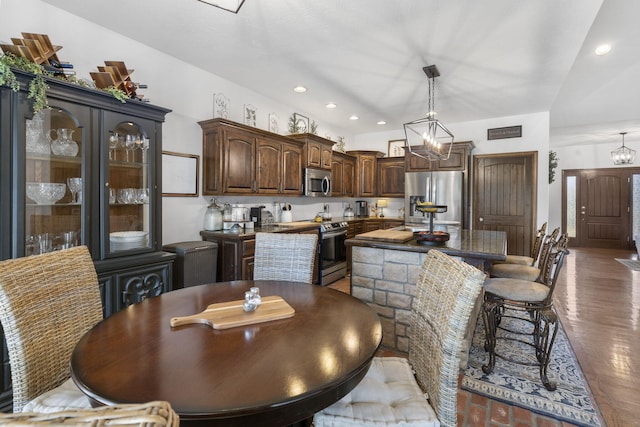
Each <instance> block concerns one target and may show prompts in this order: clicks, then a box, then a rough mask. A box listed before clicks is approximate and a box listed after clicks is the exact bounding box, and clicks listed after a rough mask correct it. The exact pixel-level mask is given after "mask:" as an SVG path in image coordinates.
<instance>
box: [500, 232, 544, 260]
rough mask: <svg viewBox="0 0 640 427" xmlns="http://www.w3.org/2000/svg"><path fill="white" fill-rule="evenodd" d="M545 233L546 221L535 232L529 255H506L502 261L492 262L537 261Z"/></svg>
mask: <svg viewBox="0 0 640 427" xmlns="http://www.w3.org/2000/svg"><path fill="white" fill-rule="evenodd" d="M546 234H547V223H546V222H545V223H544V224H542V226H541V227H540V229H539V230H538V231H537V232H536V238H535V240H534V241H533V246H532V247H531V256H524V255H507V259H505V260H504V261H495V262H494V264H518V265H535V264H536V262H538V256H539V255H540V249H541V248H542V244H543V242H544V240H545V235H546Z"/></svg>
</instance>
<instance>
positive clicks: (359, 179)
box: [347, 151, 384, 197]
mask: <svg viewBox="0 0 640 427" xmlns="http://www.w3.org/2000/svg"><path fill="white" fill-rule="evenodd" d="M347 154H350V155H352V156H354V157H355V159H356V161H355V166H356V168H355V177H356V194H355V197H376V196H377V193H378V188H377V182H378V181H377V173H378V169H377V164H378V163H377V162H378V159H379V158H381V157H383V156H384V153H381V152H379V151H347Z"/></svg>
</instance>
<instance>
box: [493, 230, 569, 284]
mask: <svg viewBox="0 0 640 427" xmlns="http://www.w3.org/2000/svg"><path fill="white" fill-rule="evenodd" d="M558 234H560V228H559V227H558V228H556V229H555V230H553V232H552V233H551V234H550V235H548V236H545V237H543V239H541V243H542V241H543V242H544V243H542V244H541V250H540V254H539V255H538V257H537V260H536V262H535V264H532V265H524V264H496V265H493V266H492V267H491V270H490V271H489V274H490V275H491V277H500V278H504V279H521V280H528V281H530V282H532V281H534V280H536V279H537V278H538V276H540V270H541V268H540V266H541V265H542V264H544V262H545V260H546V257H547V255H548V254H549V250H550V249H551V246H552V245H553V244H555V243H556V239H557V237H558Z"/></svg>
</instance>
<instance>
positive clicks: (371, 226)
mask: <svg viewBox="0 0 640 427" xmlns="http://www.w3.org/2000/svg"><path fill="white" fill-rule="evenodd" d="M382 228H383V220H382V219H366V220H364V221H363V229H362V232H363V233H367V232H369V231H375V230H382Z"/></svg>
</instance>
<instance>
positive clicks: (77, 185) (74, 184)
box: [67, 178, 82, 204]
mask: <svg viewBox="0 0 640 427" xmlns="http://www.w3.org/2000/svg"><path fill="white" fill-rule="evenodd" d="M67 185H68V186H69V191H71V203H72V204H78V203H80V202H81V201H82V178H67ZM78 195H80V197H78Z"/></svg>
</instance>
